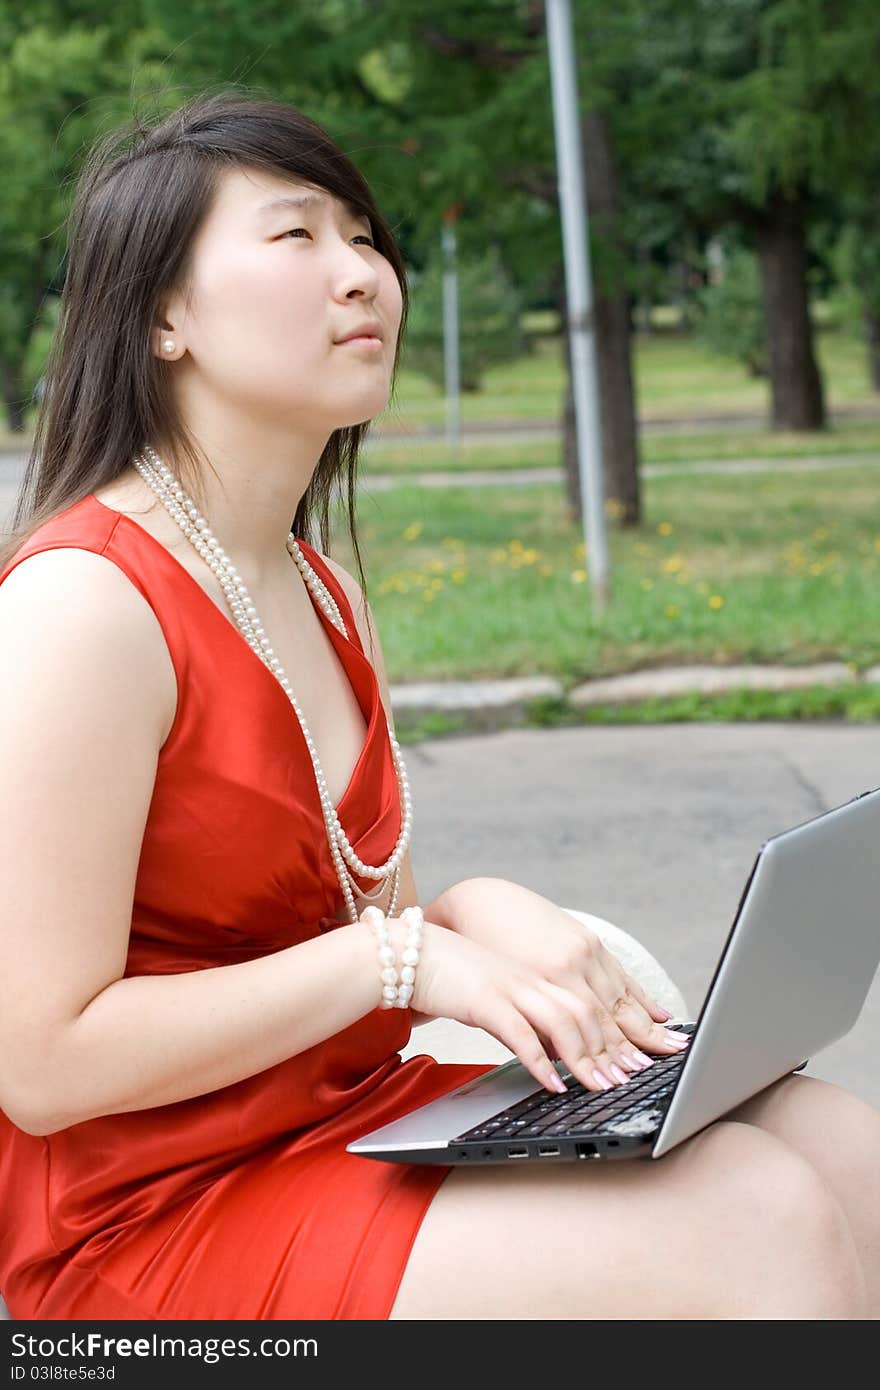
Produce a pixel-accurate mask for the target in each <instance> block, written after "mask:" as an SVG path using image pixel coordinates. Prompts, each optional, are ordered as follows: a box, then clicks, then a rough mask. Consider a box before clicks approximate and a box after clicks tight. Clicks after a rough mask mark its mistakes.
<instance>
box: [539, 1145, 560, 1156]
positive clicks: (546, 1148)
mask: <svg viewBox="0 0 880 1390" xmlns="http://www.w3.org/2000/svg"><path fill="white" fill-rule="evenodd" d="M558 1153H559V1148H558V1146H557V1145H552V1146H551V1145H550V1144H539V1145H538V1157H539V1158H552V1156H553V1155H554V1154H558Z"/></svg>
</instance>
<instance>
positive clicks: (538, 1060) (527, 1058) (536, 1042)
mask: <svg viewBox="0 0 880 1390" xmlns="http://www.w3.org/2000/svg"><path fill="white" fill-rule="evenodd" d="M493 1017H494V1022H493V1019H492V1018H490V1019H489V1020H488V1021H487V1022H483V1023H481V1025H480V1026H481V1027H482V1028H485V1029H486V1030H487V1032H489V1033H491V1034H492V1035H493V1037H496V1038H497V1039H498V1041H499V1042H501V1043H503V1044H504V1046H505V1047H509V1048H510V1050H511V1052H515V1053H516V1055H517V1057H518V1058H519V1060H520V1061H521V1062H522V1064H523V1066H524V1067H526V1068H527V1070H528V1071H529V1072H531V1074H532V1076H533V1077H534V1078H535V1080H536V1081H537V1082H538V1084H539V1085H540V1086H544V1087H546V1089H547V1090H550V1091H553V1092H554V1093H558V1092H560V1091H564V1090H566V1089H567V1087H566V1086H565V1083H564V1082H563V1080H562V1078H561V1076H560V1075H559V1072H558V1071H557V1070H556V1068H555V1066H554V1065H553V1062H552V1061H551V1060H550V1057H549V1056H548V1055H547V1051H546V1049H545V1047H544V1044H543V1042H542V1041H541V1038H540V1037H539V1035H538V1033H537V1031H536V1029H535V1028H534V1027H533V1026H532V1024H531V1023H530V1022H529V1020H528V1019H527V1018H526V1017H525V1016H524V1015H523V1014H522V1013H521V1011H520V1010H519V1009H518V1008H517V1007H516V1006H515V1005H514V1004H512V1003H511V1002H510V1001H506V1002H500V1003H499V1004H498V1006H497V1008H496V1009H495V1010H494V1011H493Z"/></svg>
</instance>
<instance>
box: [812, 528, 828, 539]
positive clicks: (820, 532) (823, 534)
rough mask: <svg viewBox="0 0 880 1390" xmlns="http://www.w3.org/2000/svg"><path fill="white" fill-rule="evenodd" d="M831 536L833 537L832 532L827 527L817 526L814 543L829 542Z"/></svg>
mask: <svg viewBox="0 0 880 1390" xmlns="http://www.w3.org/2000/svg"><path fill="white" fill-rule="evenodd" d="M830 535H831V532H830V531H829V529H828V527H827V526H817V527H816V529H815V531H814V532H813V540H814V541H827V539H828V537H829V536H830Z"/></svg>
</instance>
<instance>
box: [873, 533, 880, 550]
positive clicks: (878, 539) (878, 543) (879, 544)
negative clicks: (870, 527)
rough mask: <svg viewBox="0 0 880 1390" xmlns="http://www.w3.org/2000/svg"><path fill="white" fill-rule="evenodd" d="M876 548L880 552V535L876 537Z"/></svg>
mask: <svg viewBox="0 0 880 1390" xmlns="http://www.w3.org/2000/svg"><path fill="white" fill-rule="evenodd" d="M874 549H875V550H876V551H877V552H878V553H880V536H875V537H874Z"/></svg>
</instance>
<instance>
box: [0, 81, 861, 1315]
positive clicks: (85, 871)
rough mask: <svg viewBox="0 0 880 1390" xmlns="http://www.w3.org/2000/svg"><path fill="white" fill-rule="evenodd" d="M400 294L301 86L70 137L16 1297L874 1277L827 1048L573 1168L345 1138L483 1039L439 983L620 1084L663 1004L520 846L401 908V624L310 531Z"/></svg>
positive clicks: (19, 563) (856, 1159) (219, 1299)
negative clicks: (469, 1164) (416, 1028)
mask: <svg viewBox="0 0 880 1390" xmlns="http://www.w3.org/2000/svg"><path fill="white" fill-rule="evenodd" d="M406 302H407V301H406V279H405V273H404V266H403V263H402V259H401V256H400V252H399V250H398V248H397V246H396V244H395V241H394V238H393V236H392V233H391V231H390V229H389V227H388V225H387V224H386V222H385V221H384V220H383V218H382V216H381V214H380V213H379V211H378V209H377V208H376V205H375V203H374V201H373V198H372V196H371V194H370V191H369V189H368V188H367V187H366V185H365V183H364V181H363V179H362V178H361V176H360V175H359V173H358V172H357V170H356V169H355V168H354V166H353V165H352V164H351V162H350V161H349V160H348V159H347V158H346V156H345V155H344V154H343V153H342V152H341V151H340V150H339V149H338V147H337V146H336V145H335V144H334V143H333V142H332V141H331V140H330V139H329V138H328V137H327V135H326V134H325V133H324V132H323V131H322V130H321V129H320V128H318V127H317V126H315V125H314V123H313V122H311V121H310V120H308V119H307V118H306V117H305V116H303V115H302V114H301V113H299V112H298V111H296V110H294V109H292V108H290V107H288V106H286V105H283V104H279V103H274V102H269V101H261V100H251V99H249V98H247V97H245V96H243V95H241V94H239V93H237V92H232V93H229V92H226V93H220V94H213V95H208V96H203V97H200V98H199V99H197V100H195V101H192V102H189V103H188V104H187V105H185V106H184V107H182V108H181V109H180V110H178V111H177V112H175V113H174V114H173V115H171V116H170V117H167V118H165V119H164V120H162V121H160V122H157V123H155V124H153V125H148V126H139V127H136V128H135V129H134V130H133V131H130V132H126V133H125V135H124V138H120V136H119V135H118V134H117V135H113V136H110V137H107V138H105V139H104V141H103V142H101V143H100V144H99V145H98V146H97V147H96V148H95V150H94V151H93V152H92V154H91V156H90V159H89V160H88V162H87V164H86V167H85V169H84V171H83V173H82V175H81V178H80V182H79V186H78V190H77V198H76V202H75V206H74V210H73V215H72V219H71V228H70V255H69V264H68V268H67V276H66V283H65V287H64V295H63V312H62V318H61V321H60V324H59V329H58V334H57V337H56V341H55V344H54V347H53V353H52V357H51V360H50V363H49V366H48V368H47V375H46V381H47V389H46V392H45V397H44V401H43V405H42V407H41V416H40V421H39V423H38V431H37V440H36V442H35V446H34V450H33V453H32V456H31V459H30V461H29V465H28V469H27V473H26V477H25V481H24V484H23V487H22V491H21V494H20V497H19V503H18V508H17V512H16V515H15V517H14V526H15V528H16V529H15V531H14V532H13V534H12V536H11V537H10V538H9V540H8V543H7V544H6V546H5V549H4V550H3V552H2V553H0V581H2V586H0V649H2V652H3V661H2V676H0V767H2V775H3V788H4V798H3V806H4V813H3V817H2V821H0V885H2V887H0V895H2V912H0V920H2V931H0V1055H2V1058H3V1066H2V1071H0V1109H2V1112H3V1114H2V1115H0V1211H2V1213H3V1215H2V1221H0V1288H2V1290H3V1293H4V1295H5V1297H6V1299H7V1302H8V1304H9V1307H10V1311H11V1313H12V1316H13V1317H14V1318H25V1319H26V1318H41V1319H42V1318H46V1319H49V1318H63V1319H66V1318H92V1317H98V1318H99V1317H108V1318H150V1319H152V1318H161V1319H167V1318H187V1319H195V1318H297V1319H299V1318H441V1319H450V1318H522V1317H525V1318H716V1317H717V1318H753V1317H754V1318H789V1317H791V1318H825V1317H830V1318H862V1317H873V1316H876V1312H877V1309H878V1306H880V1210H878V1194H877V1184H876V1174H877V1171H878V1167H880V1117H878V1115H877V1114H876V1113H875V1112H874V1111H873V1110H872V1109H870V1107H868V1106H867V1105H865V1104H863V1103H862V1102H861V1101H859V1100H858V1099H856V1098H855V1097H853V1096H851V1095H849V1094H847V1093H846V1092H845V1091H842V1090H840V1089H839V1088H837V1087H835V1086H831V1085H827V1084H825V1083H823V1082H821V1081H818V1080H814V1079H811V1078H807V1077H803V1076H798V1075H796V1076H792V1077H789V1078H786V1079H785V1080H783V1081H780V1082H779V1083H777V1084H776V1085H774V1086H771V1087H769V1088H768V1089H767V1090H765V1091H764V1092H762V1093H761V1094H760V1095H759V1096H757V1097H755V1098H754V1099H752V1100H751V1101H749V1102H748V1103H747V1104H745V1105H742V1106H740V1107H739V1108H738V1109H737V1110H736V1111H734V1112H732V1113H731V1114H729V1115H728V1116H726V1117H725V1118H724V1119H723V1120H722V1121H719V1122H717V1123H716V1124H713V1125H711V1126H709V1127H708V1128H707V1129H705V1130H704V1131H702V1132H701V1133H700V1134H698V1135H696V1136H694V1137H693V1138H692V1139H690V1140H689V1141H688V1142H687V1143H684V1144H682V1145H681V1146H680V1147H678V1148H677V1149H676V1150H675V1151H674V1152H672V1153H671V1154H669V1155H667V1156H666V1157H665V1158H663V1159H662V1160H659V1161H658V1162H655V1163H636V1162H630V1163H621V1164H608V1165H606V1166H600V1167H599V1171H596V1169H595V1168H592V1167H591V1168H590V1170H589V1173H585V1172H584V1171H583V1169H581V1168H578V1167H575V1166H571V1167H567V1166H560V1167H555V1168H554V1169H553V1170H552V1171H549V1172H547V1171H532V1170H530V1171H528V1172H523V1171H521V1170H519V1169H516V1168H504V1167H487V1168H484V1169H480V1170H477V1171H468V1170H467V1169H448V1168H429V1167H420V1166H418V1165H396V1164H383V1163H376V1162H371V1161H368V1160H364V1159H360V1158H357V1157H355V1156H354V1155H350V1154H348V1153H346V1151H345V1145H346V1143H347V1142H348V1141H349V1140H350V1139H351V1138H352V1137H354V1136H356V1135H357V1134H360V1133H363V1132H365V1131H366V1130H367V1129H370V1128H374V1127H375V1126H377V1125H378V1124H380V1123H382V1122H384V1121H387V1120H390V1119H392V1118H394V1117H396V1116H398V1115H401V1114H403V1113H405V1112H406V1111H408V1110H410V1109H413V1108H414V1107H415V1106H416V1105H418V1104H421V1103H423V1102H425V1101H426V1100H428V1099H431V1098H433V1097H434V1096H436V1095H440V1094H443V1093H445V1092H447V1091H449V1090H451V1089H452V1088H453V1087H455V1086H457V1085H459V1084H461V1083H462V1082H463V1081H464V1080H466V1079H468V1078H470V1077H471V1076H476V1075H478V1074H479V1073H480V1072H482V1071H484V1070H486V1069H487V1067H486V1064H480V1065H469V1066H465V1065H440V1064H438V1063H437V1062H435V1061H434V1060H433V1059H432V1058H429V1057H427V1056H417V1057H413V1058H411V1059H410V1060H408V1061H407V1062H405V1063H402V1062H401V1059H400V1057H399V1055H398V1051H399V1049H400V1048H401V1047H403V1046H404V1045H405V1044H406V1042H407V1041H408V1039H409V1036H410V1032H411V1026H412V1024H413V1022H418V1021H420V1020H422V1019H424V1018H429V1017H433V1016H441V1017H449V1018H453V1019H458V1020H461V1021H462V1022H464V1023H467V1024H472V1025H475V1026H478V1027H482V1028H484V1029H487V1030H488V1031H490V1032H491V1033H492V1034H493V1035H494V1036H496V1037H498V1038H499V1039H500V1040H501V1041H503V1042H504V1043H505V1044H506V1045H507V1046H509V1047H510V1048H511V1049H513V1050H514V1051H515V1052H516V1053H517V1054H518V1055H519V1056H520V1057H521V1058H522V1060H523V1061H524V1062H525V1064H526V1065H527V1066H528V1067H529V1069H530V1070H531V1071H532V1073H533V1074H534V1076H535V1077H536V1079H537V1080H538V1081H539V1082H541V1083H542V1084H545V1085H547V1086H550V1085H552V1084H553V1081H552V1077H553V1074H554V1068H553V1066H552V1061H551V1058H552V1057H553V1056H558V1057H560V1058H561V1059H562V1060H563V1061H564V1062H565V1063H566V1064H567V1065H568V1066H569V1067H570V1068H571V1069H572V1071H573V1072H574V1074H575V1075H576V1076H577V1077H578V1078H579V1079H581V1080H582V1081H583V1084H584V1085H585V1086H586V1087H587V1088H588V1089H589V1090H599V1089H604V1088H606V1087H607V1086H608V1085H609V1084H610V1085H617V1084H621V1079H625V1078H626V1077H627V1076H629V1075H631V1074H632V1073H633V1072H634V1071H636V1070H638V1069H639V1068H640V1067H642V1066H644V1065H645V1064H646V1062H648V1061H649V1059H648V1058H647V1056H646V1053H651V1054H654V1055H657V1054H664V1053H669V1052H671V1051H673V1050H674V1049H675V1048H676V1047H678V1046H680V1045H681V1044H680V1043H679V1042H676V1040H675V1039H674V1037H673V1036H671V1034H672V1032H673V1031H674V1030H670V1029H668V1028H666V1027H665V1026H664V1019H665V1018H666V1017H667V1016H666V1015H665V1014H664V1011H663V1010H662V1009H661V1008H660V1007H659V1006H658V1005H657V1003H656V1002H655V1001H654V1000H653V999H652V998H650V997H649V995H648V994H647V993H646V992H645V990H644V989H643V988H642V987H641V986H640V985H639V984H638V983H637V982H636V981H635V980H634V979H633V978H632V977H631V976H630V975H628V974H627V973H626V972H625V971H624V969H623V967H622V965H621V964H620V962H619V961H618V959H617V958H616V957H615V956H614V955H613V954H611V953H610V952H609V951H608V950H606V949H605V948H604V947H603V945H602V942H601V940H600V939H599V938H598V937H596V936H595V934H593V933H591V932H589V931H585V930H583V929H582V927H581V926H580V924H578V923H576V922H574V920H573V919H572V918H571V917H570V916H569V915H568V914H567V913H565V912H564V911H562V910H561V909H559V908H557V907H556V906H555V905H554V904H552V903H550V902H548V901H547V900H546V899H544V898H541V897H539V896H538V895H536V894H534V893H531V892H530V891H529V890H528V889H525V888H521V887H519V886H518V885H516V884H512V883H506V882H503V881H499V880H491V879H476V880H468V881H465V882H463V883H458V884H455V885H453V886H452V887H450V888H449V889H448V890H447V891H446V892H444V893H442V894H441V895H440V896H439V897H438V898H437V899H436V901H434V902H432V903H430V904H426V905H424V926H423V928H422V930H421V933H420V935H419V932H418V920H417V919H418V911H416V912H415V913H413V912H412V911H410V912H406V911H405V909H407V908H409V909H412V908H413V907H415V906H416V905H417V904H418V892H417V889H416V885H415V883H414V881H413V875H412V871H411V867H410V861H409V851H408V839H409V823H410V814H409V802H408V790H407V787H408V784H407V782H406V777H405V766H404V764H403V760H402V759H401V757H400V755H399V749H398V748H397V746H396V741H395V740H394V738H393V723H392V715H391V707H390V701H389V695H388V682H387V677H386V674H385V669H384V664H383V660H382V653H381V647H380V644H379V641H378V638H377V637H376V635H375V633H374V630H373V625H372V623H371V622H370V616H371V615H370V611H369V608H368V605H367V603H366V599H365V597H364V594H363V592H362V588H361V584H362V583H363V574H362V572H361V576H360V577H361V584H359V583H357V582H356V581H355V580H354V579H353V578H352V577H350V576H349V575H348V574H347V573H346V572H345V571H344V570H343V569H342V568H341V567H340V566H339V565H338V564H336V563H335V562H333V561H332V560H331V559H330V558H329V557H328V556H327V555H326V554H325V553H323V552H325V551H326V550H327V549H328V548H329V547H328V529H329V523H328V514H329V502H330V499H331V496H332V494H333V492H334V489H337V488H338V489H339V490H340V495H341V492H342V487H343V485H345V486H347V495H348V505H349V515H350V518H351V522H350V524H351V534H352V540H353V543H354V549H355V553H356V554H357V555H358V567H359V571H360V568H361V567H360V558H359V552H358V550H357V539H356V535H355V527H354V480H355V473H356V464H357V455H358V446H359V444H360V442H361V440H362V437H363V435H364V433H365V430H366V428H367V422H368V421H369V420H370V419H371V418H372V417H373V416H375V415H376V414H377V413H378V412H380V411H381V410H382V409H383V408H384V407H385V406H386V404H387V402H388V399H389V392H390V389H391V386H392V383H393V380H394V375H395V371H396V367H397V359H398V353H399V348H400V343H401V340H402V334H403V328H404V323H405V317H406ZM352 335H354V336H352ZM290 518H293V520H292V523H291V521H290ZM316 525H317V527H318V536H317V538H316V537H315V535H314V528H315V526H316ZM315 539H317V545H315V544H313V541H314V540H315ZM318 547H320V548H318ZM367 870H369V872H366V871H367ZM367 895H372V896H371V897H369V896H367ZM377 895H378V896H377ZM368 905H371V906H378V907H379V908H381V909H383V910H385V911H386V912H387V932H388V945H387V947H385V948H383V952H384V953H382V952H380V950H379V946H380V944H381V942H380V937H381V932H380V931H379V929H378V927H377V926H376V922H377V920H378V921H381V913H379V914H376V913H375V912H374V913H372V914H371V913H366V914H365V915H362V914H364V909H365V907H367V906H368ZM414 917H415V918H416V926H415V928H413V927H412V920H413V918H414ZM411 930H412V931H413V933H414V937H413V938H412V939H415V941H416V946H415V948H414V949H415V950H416V957H415V959H416V964H415V965H413V964H412V961H413V958H410V961H409V969H408V971H407V972H406V973H405V974H401V975H400V976H398V974H397V968H398V965H399V963H400V960H401V955H402V952H403V950H404V949H405V948H406V943H407V942H408V941H410V940H411V937H410V932H411ZM389 953H390V954H389ZM390 962H394V964H391V963H390ZM383 971H390V981H389V977H388V976H387V975H384V976H383V973H382V972H383ZM407 974H408V975H409V976H410V977H414V978H411V979H410V980H409V981H407ZM398 980H402V981H403V983H404V985H406V984H407V983H409V984H410V985H411V990H410V989H407V988H405V987H404V988H403V989H402V991H401V992H399V993H397V994H394V998H393V999H390V998H387V997H385V996H384V991H385V989H386V988H387V989H389V990H390V991H391V992H392V993H394V990H395V989H396V985H397V982H398ZM383 1005H385V1007H383ZM524 1249H525V1250H528V1252H529V1259H528V1262H527V1263H524V1262H523V1260H522V1251H523V1250H524Z"/></svg>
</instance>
